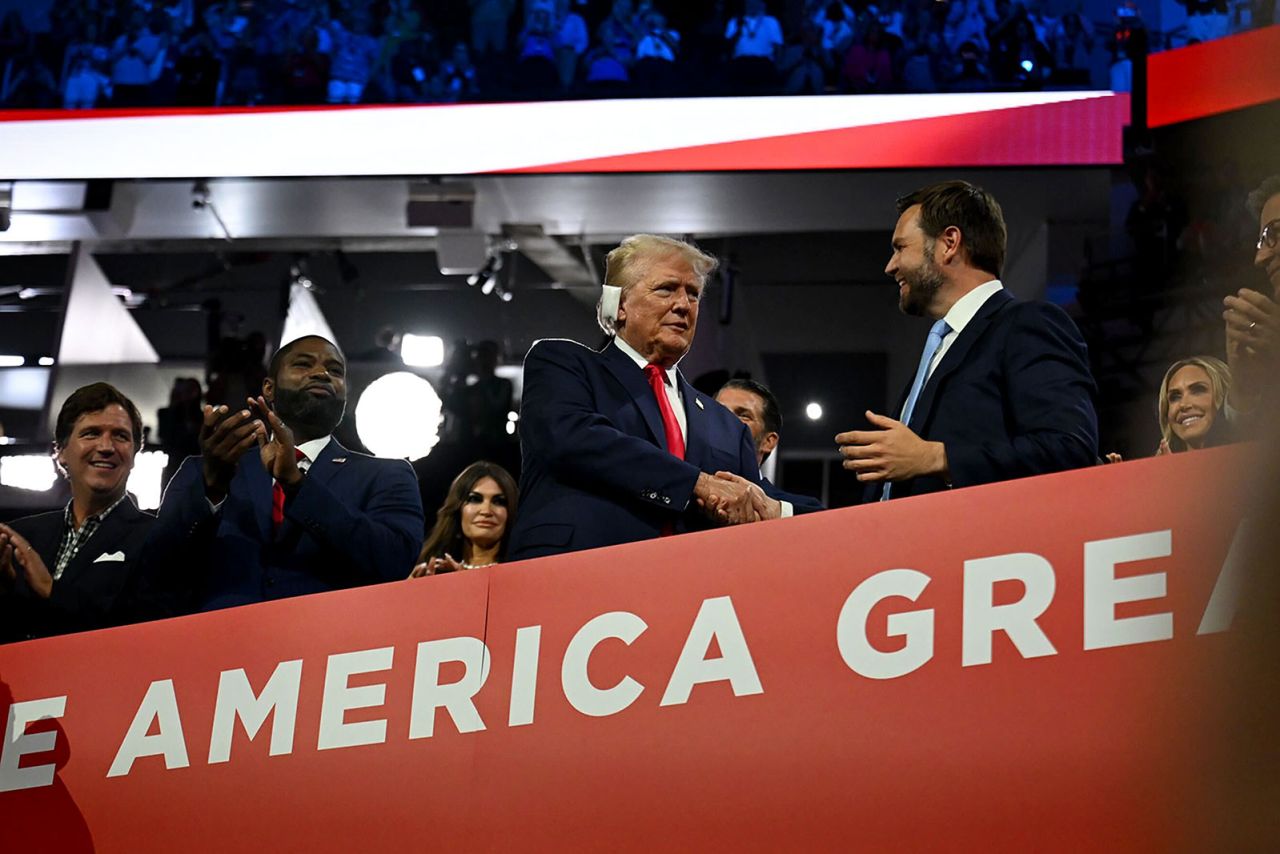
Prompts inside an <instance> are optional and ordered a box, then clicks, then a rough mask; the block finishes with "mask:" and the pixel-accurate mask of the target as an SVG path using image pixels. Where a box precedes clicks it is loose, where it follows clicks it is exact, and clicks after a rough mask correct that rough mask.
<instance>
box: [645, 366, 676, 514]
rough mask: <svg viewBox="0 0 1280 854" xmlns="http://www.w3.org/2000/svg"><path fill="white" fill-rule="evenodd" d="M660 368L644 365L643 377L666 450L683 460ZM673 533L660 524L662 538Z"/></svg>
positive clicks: (669, 400) (674, 415)
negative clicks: (659, 418)
mask: <svg viewBox="0 0 1280 854" xmlns="http://www.w3.org/2000/svg"><path fill="white" fill-rule="evenodd" d="M662 374H663V371H662V368H660V367H658V366H657V365H645V366H644V375H645V376H646V377H648V378H649V387H650V388H651V389H653V396H654V397H656V398H657V399H658V411H659V412H661V413H662V432H663V433H666V434H667V450H668V451H670V452H671V453H672V454H674V455H675V456H677V457H679V458H680V459H682V460H683V459H684V436H682V435H681V434H680V422H679V421H676V413H675V410H673V409H672V408H671V398H669V397H667V384H666V382H665V381H664V380H665V378H664V377H663V375H662ZM674 533H675V525H674V524H673V523H672V522H671V520H670V519H668V520H667V521H666V522H663V523H662V536H664V537H669V536H671V535H672V534H674Z"/></svg>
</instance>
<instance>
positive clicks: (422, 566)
mask: <svg viewBox="0 0 1280 854" xmlns="http://www.w3.org/2000/svg"><path fill="white" fill-rule="evenodd" d="M517 497H518V492H517V489H516V482H515V479H514V478H513V477H511V475H510V474H509V473H508V472H507V470H506V469H504V468H503V467H502V466H500V465H498V464H496V463H490V462H485V461H483V460H481V461H480V462H476V463H472V464H471V465H469V466H467V467H466V468H465V469H463V470H462V473H461V474H460V475H458V476H457V477H456V478H454V481H453V485H452V486H450V487H449V494H448V496H447V497H446V498H445V500H444V504H442V505H441V506H440V510H439V512H437V513H436V524H435V527H434V528H432V529H431V533H430V534H429V535H428V536H427V541H426V542H425V543H424V544H423V546H422V552H421V553H420V554H419V555H418V563H417V565H416V566H415V567H414V568H413V572H411V573H410V574H409V577H410V578H421V577H422V576H424V575H437V574H439V573H443V572H456V571H459V570H464V569H479V568H480V567H484V566H492V565H493V564H495V563H500V562H501V561H502V560H503V559H504V558H505V557H506V553H507V540H508V539H509V537H508V535H509V533H510V532H511V528H512V526H513V524H514V522H515V516H516V500H517Z"/></svg>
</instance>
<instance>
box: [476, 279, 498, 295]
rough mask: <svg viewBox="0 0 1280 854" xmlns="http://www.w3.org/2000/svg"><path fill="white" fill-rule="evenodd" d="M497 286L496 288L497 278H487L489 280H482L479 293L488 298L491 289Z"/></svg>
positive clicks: (491, 291)
mask: <svg viewBox="0 0 1280 854" xmlns="http://www.w3.org/2000/svg"><path fill="white" fill-rule="evenodd" d="M497 286H498V279H497V277H496V276H489V278H487V279H485V280H484V284H483V285H481V286H480V293H482V294H484V295H485V296H488V295H489V294H491V293H493V289H494V288H496V287H497Z"/></svg>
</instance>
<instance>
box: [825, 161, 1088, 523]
mask: <svg viewBox="0 0 1280 854" xmlns="http://www.w3.org/2000/svg"><path fill="white" fill-rule="evenodd" d="M898 213H899V217H898V223H897V226H896V227H895V229H894V232H893V255H892V256H891V257H890V259H889V263H888V265H887V266H886V267H885V273H887V274H888V275H889V276H890V277H891V278H892V279H893V280H894V281H895V282H896V283H897V285H898V305H899V308H901V309H902V311H903V312H905V313H906V314H910V315H914V316H923V317H929V318H932V319H933V320H934V325H933V328H932V329H931V330H930V333H929V338H928V340H927V342H926V344H925V348H924V352H923V353H922V354H921V358H920V364H919V367H918V368H917V371H916V375H915V378H914V380H913V381H912V384H911V386H910V387H909V388H908V389H907V391H906V392H905V393H904V394H903V397H902V402H901V404H900V406H899V410H898V411H899V413H900V414H899V417H898V419H896V420H895V419H893V418H889V417H888V416H885V415H880V414H877V413H874V412H870V411H868V412H867V420H868V421H870V422H871V425H872V429H869V430H853V431H849V432H846V433H841V434H839V435H838V436H836V442H837V445H838V446H839V449H840V452H841V454H842V455H843V456H844V467H845V468H846V469H849V470H850V471H853V472H855V473H856V474H857V477H858V480H860V481H863V482H865V483H868V484H869V485H870V486H869V488H868V490H867V494H866V495H865V497H864V500H884V499H887V498H900V497H903V496H907V495H921V494H923V493H928V492H937V491H940V490H943V489H947V488H950V487H960V486H972V485H974V484H980V483H991V482H993V481H999V480H1009V479H1012V478H1017V477H1026V476H1028V475H1036V474H1045V473H1047V472H1055V471H1062V470H1064V469H1071V468H1080V467H1083V466H1089V465H1093V464H1094V463H1095V462H1096V461H1097V458H1098V422H1097V416H1096V414H1095V411H1094V397H1095V395H1096V388H1095V386H1094V382H1093V377H1092V375H1091V374H1090V373H1089V365H1088V356H1087V353H1086V350H1085V344H1084V341H1083V339H1082V338H1081V337H1080V332H1079V330H1077V329H1076V327H1075V324H1074V323H1072V321H1071V319H1070V318H1069V317H1067V315H1066V313H1065V312H1063V311H1062V310H1061V309H1060V308H1058V307H1057V306H1053V305H1050V304H1048V303H1042V302H1019V301H1016V300H1014V299H1013V298H1012V297H1011V296H1010V295H1009V294H1008V293H1007V292H1006V291H1005V290H1004V289H1003V287H1002V286H1001V283H1000V281H999V276H1000V270H1001V267H1002V266H1003V264H1004V256H1005V241H1006V234H1005V225H1004V216H1003V214H1002V213H1001V210H1000V205H999V204H998V203H997V202H996V200H995V199H994V198H993V197H992V196H991V195H990V194H989V193H987V192H986V191H985V190H982V189H981V188H979V187H975V186H973V185H971V184H967V183H965V182H963V181H949V182H946V183H942V184H936V185H934V186H931V187H926V188H924V189H921V190H917V191H916V192H914V193H912V194H910V195H908V196H904V197H903V198H901V199H899V200H898Z"/></svg>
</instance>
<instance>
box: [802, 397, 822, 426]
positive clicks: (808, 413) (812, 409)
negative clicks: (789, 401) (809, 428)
mask: <svg viewBox="0 0 1280 854" xmlns="http://www.w3.org/2000/svg"><path fill="white" fill-rule="evenodd" d="M804 414H805V417H806V418H808V419H809V420H810V421H818V420H820V419H821V418H822V404H821V403H817V402H816V401H814V402H811V403H810V404H809V405H808V406H806V407H805V408H804Z"/></svg>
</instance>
